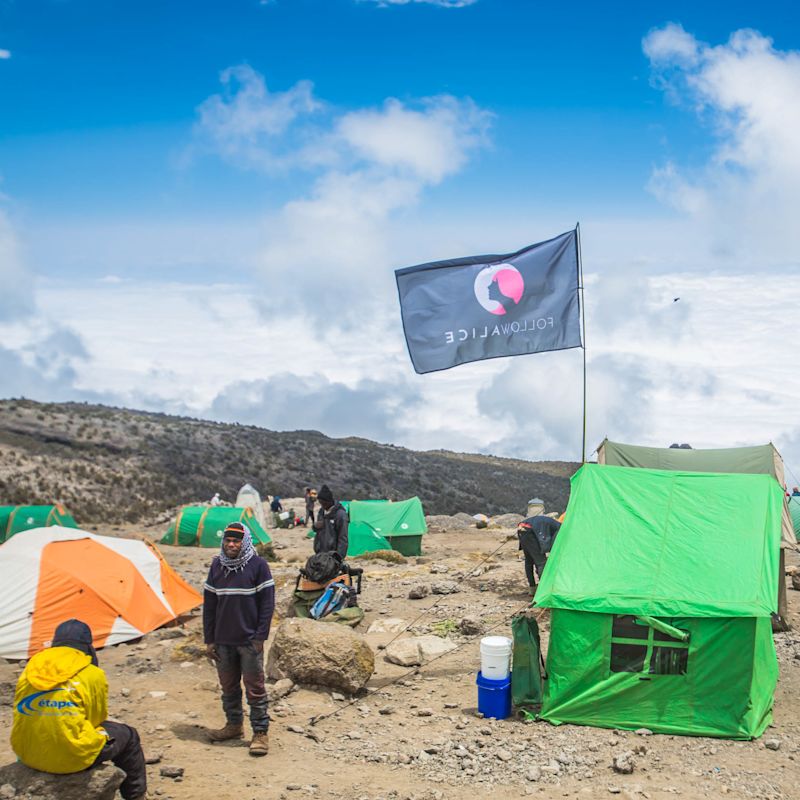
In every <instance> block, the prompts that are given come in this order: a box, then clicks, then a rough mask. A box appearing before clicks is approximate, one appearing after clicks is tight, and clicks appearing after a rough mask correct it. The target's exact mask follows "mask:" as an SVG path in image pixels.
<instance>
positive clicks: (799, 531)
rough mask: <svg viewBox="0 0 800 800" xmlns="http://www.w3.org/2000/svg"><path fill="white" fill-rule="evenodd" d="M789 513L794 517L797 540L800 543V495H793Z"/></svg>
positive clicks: (793, 523) (790, 499)
mask: <svg viewBox="0 0 800 800" xmlns="http://www.w3.org/2000/svg"><path fill="white" fill-rule="evenodd" d="M789 513H790V514H791V515H792V525H793V526H794V536H795V539H797V541H798V542H800V495H796V494H793V495H792V496H791V497H790V498H789Z"/></svg>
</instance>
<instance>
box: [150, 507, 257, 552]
mask: <svg viewBox="0 0 800 800" xmlns="http://www.w3.org/2000/svg"><path fill="white" fill-rule="evenodd" d="M231 522H243V523H244V524H245V525H247V527H248V528H249V529H250V533H251V534H252V535H253V542H254V543H261V544H268V543H269V542H271V541H272V539H270V537H269V535H268V534H267V532H266V531H265V530H264V529H263V528H262V527H261V525H260V524H259V522H258V520H257V519H256V517H255V514H253V510H252V509H251V508H230V507H228V506H186V507H185V508H182V509H181V510H180V512H179V513H178V516H177V517H176V518H175V521H174V522H173V523H172V524H171V525H170V526H169V528H168V529H167V532H166V533H165V534H164V537H163V538H162V539H161V542H160V543H161V544H179V545H184V546H191V545H196V546H198V547H219V546H220V543H221V542H222V533H223V531H224V530H225V527H226V526H227V525H230V523H231Z"/></svg>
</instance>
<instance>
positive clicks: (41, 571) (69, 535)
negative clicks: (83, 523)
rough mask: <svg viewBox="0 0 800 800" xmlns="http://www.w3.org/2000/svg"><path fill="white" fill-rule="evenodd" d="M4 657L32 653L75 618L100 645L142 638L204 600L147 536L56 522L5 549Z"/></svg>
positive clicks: (0, 626)
mask: <svg viewBox="0 0 800 800" xmlns="http://www.w3.org/2000/svg"><path fill="white" fill-rule="evenodd" d="M0 574H2V575H3V576H4V577H3V580H2V581H0V657H3V658H28V657H30V656H31V655H33V654H34V653H36V652H38V651H39V650H41V649H42V648H43V647H45V646H46V643H47V642H48V641H49V640H50V639H52V637H53V632H54V631H55V629H56V626H57V625H58V624H59V623H60V622H63V621H64V620H65V619H71V618H72V617H75V618H77V619H81V620H83V621H84V622H86V623H87V624H88V625H89V626H90V627H91V629H92V634H93V635H94V645H95V647H104V646H106V645H112V644H118V643H120V642H125V641H128V640H130V639H136V638H139V637H140V636H142V634H144V633H147V632H149V631H152V630H155V629H156V628H158V627H159V626H161V625H164V624H165V623H167V622H169V621H170V620H173V619H175V617H176V616H178V615H180V614H183V613H185V612H187V611H189V610H190V609H192V608H195V607H196V606H199V605H200V604H201V603H202V602H203V598H202V597H201V596H200V595H199V594H198V593H197V592H196V591H195V590H194V589H192V587H191V586H189V585H188V584H187V583H185V582H184V581H183V580H182V579H181V578H180V577H178V575H177V574H176V573H175V572H174V571H173V570H172V569H171V568H170V566H169V565H168V564H167V562H166V561H164V558H163V557H162V556H161V554H160V553H159V552H158V550H157V548H156V547H155V546H154V545H152V544H149V543H147V542H142V541H138V540H134V539H120V538H117V537H110V536H96V535H95V534H92V533H87V532H86V531H82V530H78V529H75V528H63V527H61V526H58V525H55V526H51V527H47V528H37V529H34V530H31V531H29V532H27V533H26V534H25V536H18V537H15V538H13V539H11V540H10V541H9V542H7V543H6V544H4V545H3V546H2V547H0Z"/></svg>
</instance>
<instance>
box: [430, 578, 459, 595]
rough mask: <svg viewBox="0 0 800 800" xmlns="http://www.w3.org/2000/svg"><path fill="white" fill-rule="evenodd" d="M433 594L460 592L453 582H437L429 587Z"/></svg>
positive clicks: (456, 584)
mask: <svg viewBox="0 0 800 800" xmlns="http://www.w3.org/2000/svg"><path fill="white" fill-rule="evenodd" d="M431 591H432V592H433V593H434V594H455V593H456V592H460V591H461V587H460V586H459V585H458V583H456V582H455V581H437V582H436V583H434V584H433V585H432V586H431Z"/></svg>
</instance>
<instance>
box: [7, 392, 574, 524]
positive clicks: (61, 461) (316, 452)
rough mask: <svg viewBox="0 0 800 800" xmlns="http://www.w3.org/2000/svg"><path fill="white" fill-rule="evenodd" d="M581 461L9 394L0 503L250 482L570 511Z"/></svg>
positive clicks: (99, 503) (470, 506) (153, 495)
mask: <svg viewBox="0 0 800 800" xmlns="http://www.w3.org/2000/svg"><path fill="white" fill-rule="evenodd" d="M578 466H579V465H578V464H577V463H574V462H567V461H539V462H535V461H525V460H522V459H511V458H501V457H497V456H487V455H480V454H473V453H454V452H450V451H446V450H428V451H415V450H409V449H407V448H405V447H400V446H398V445H393V444H381V443H378V442H373V441H371V440H369V439H362V438H359V437H346V438H341V439H334V438H331V437H329V436H326V435H325V434H323V433H320V432H319V431H309V430H297V431H270V430H267V429H265V428H258V427H255V426H251V425H240V424H238V423H223V422H213V421H209V420H201V419H194V418H191V417H178V416H171V415H168V414H163V413H157V412H149V411H136V410H131V409H125V408H115V407H110V406H102V405H92V404H88V403H40V402H37V401H33V400H27V399H10V400H0V504H35V503H62V504H63V505H64V506H66V507H67V508H68V509H69V510H70V511H72V512H73V513H74V514H75V516H76V518H77V519H78V521H79V523H80V522H82V521H84V520H85V521H86V522H97V521H105V522H123V521H126V522H141V521H143V520H145V519H148V518H152V517H153V516H154V515H155V514H158V513H161V512H163V511H164V510H166V509H170V508H174V507H175V506H178V505H183V504H185V503H191V502H198V501H202V500H207V499H208V498H210V497H211V496H212V495H213V494H214V492H220V494H221V495H222V497H223V498H224V499H227V500H231V501H233V500H234V499H235V497H236V493H237V491H238V489H239V487H240V486H242V485H243V484H244V483H251V484H253V485H254V486H255V487H256V488H257V489H258V490H259V491H260V492H261V493H262V496H265V495H266V494H270V495H275V494H277V495H280V496H281V497H297V496H299V495H301V494H302V491H303V488H304V487H305V486H308V485H311V486H319V484H321V483H328V484H329V485H330V486H331V487H332V488H333V490H334V493H335V494H336V496H337V497H341V498H343V499H350V498H371V497H372V498H377V497H389V498H394V499H401V498H405V497H410V496H412V495H418V496H419V497H420V499H421V500H422V502H423V505H424V506H425V510H426V513H428V514H454V513H456V512H459V511H466V512H468V513H470V514H473V513H478V512H480V513H484V514H490V515H491V514H499V513H507V512H516V513H524V512H525V508H526V503H527V500H528V499H529V498H530V497H534V496H538V497H541V498H542V499H543V500H544V501H545V504H546V509H547V510H557V511H562V510H563V509H564V508H565V507H566V503H567V498H568V495H569V476H570V475H572V473H573V472H574V471H575V470H576V469H577V467H578Z"/></svg>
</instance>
